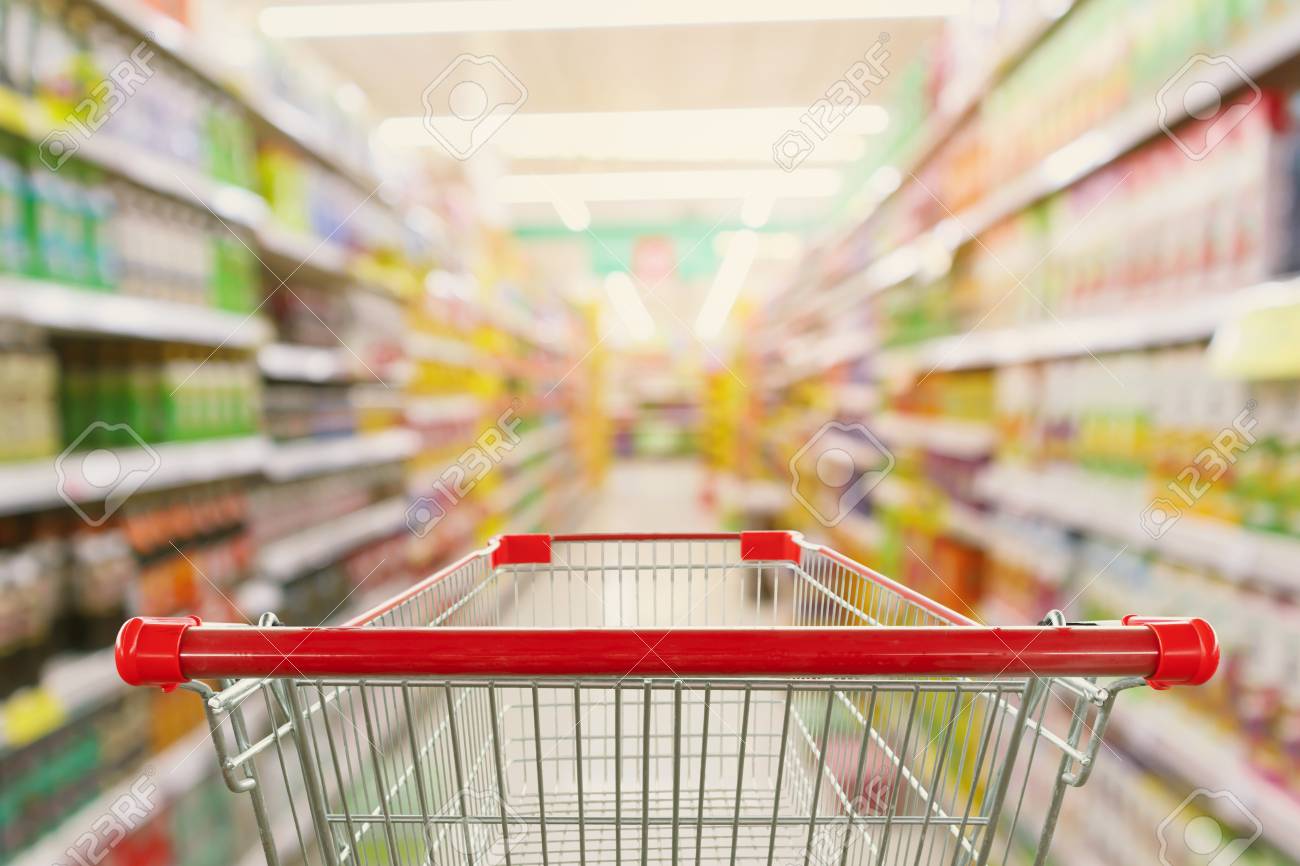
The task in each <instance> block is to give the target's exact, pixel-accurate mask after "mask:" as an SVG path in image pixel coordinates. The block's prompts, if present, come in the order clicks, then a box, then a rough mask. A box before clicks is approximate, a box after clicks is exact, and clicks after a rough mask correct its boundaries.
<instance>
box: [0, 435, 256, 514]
mask: <svg viewBox="0 0 1300 866" xmlns="http://www.w3.org/2000/svg"><path fill="white" fill-rule="evenodd" d="M109 453H111V454H112V456H113V459H114V460H115V461H116V463H115V464H113V465H116V467H118V470H119V471H118V473H117V475H116V476H115V478H114V481H115V482H117V483H115V484H109V485H108V486H105V487H96V486H94V485H92V484H91V483H90V482H89V481H88V480H87V476H86V472H85V471H84V466H85V461H86V454H84V453H81V452H77V453H73V454H69V455H68V456H67V457H66V458H59V457H48V458H43V459H40V460H28V461H25V462H23V463H9V464H3V465H0V515H3V514H18V513H21V512H24V511H33V510H37V509H41V508H53V507H57V506H59V505H62V504H64V503H65V502H68V501H72V502H102V501H104V500H106V499H108V498H109V497H110V496H114V495H116V496H120V495H121V494H122V493H123V491H124V490H126V488H127V487H129V488H130V489H129V491H126V492H127V493H129V494H134V493H137V492H140V491H146V490H165V489H167V488H170V487H180V486H183V485H186V484H201V483H203V482H206V481H216V480H219V479H222V478H237V477H239V476H242V475H255V474H257V473H258V472H260V471H261V470H262V466H263V462H264V461H265V459H266V454H267V442H266V440H265V439H263V438H262V437H260V436H249V437H243V438H239V439H214V440H210V441H204V442H169V443H162V444H158V445H153V446H151V447H150V448H149V449H144V448H118V449H113V450H112V451H110V452H109ZM109 462H110V463H112V461H109ZM94 474H95V473H92V477H93V476H94Z"/></svg>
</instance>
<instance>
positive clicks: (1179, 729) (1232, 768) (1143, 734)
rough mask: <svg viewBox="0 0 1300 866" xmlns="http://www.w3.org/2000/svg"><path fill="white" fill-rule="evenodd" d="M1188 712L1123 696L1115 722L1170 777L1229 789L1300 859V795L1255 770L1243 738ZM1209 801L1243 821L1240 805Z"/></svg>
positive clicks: (1129, 743)
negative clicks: (1244, 747)
mask: <svg viewBox="0 0 1300 866" xmlns="http://www.w3.org/2000/svg"><path fill="white" fill-rule="evenodd" d="M1166 703H1167V702H1166ZM1189 712H1190V711H1189V710H1187V709H1182V710H1181V711H1176V710H1174V709H1172V708H1168V707H1167V706H1164V707H1162V706H1160V702H1158V701H1128V702H1125V700H1124V699H1123V698H1121V699H1120V702H1119V706H1118V708H1117V709H1116V710H1115V713H1114V715H1113V716H1112V717H1111V722H1110V724H1111V728H1112V730H1114V731H1116V732H1117V733H1118V734H1119V739H1120V740H1121V741H1122V742H1123V743H1124V744H1125V746H1126V747H1127V748H1128V749H1129V750H1130V751H1132V752H1134V753H1135V754H1137V755H1140V756H1141V760H1142V761H1143V762H1144V763H1150V764H1154V765H1156V766H1157V767H1158V768H1159V771H1160V772H1161V773H1163V774H1165V775H1166V776H1169V777H1173V778H1177V779H1180V780H1182V781H1183V782H1184V783H1186V784H1187V785H1189V786H1193V787H1200V788H1207V789H1211V790H1223V791H1228V792H1230V793H1231V794H1232V795H1233V796H1235V797H1236V798H1238V800H1239V801H1241V803H1242V804H1243V805H1244V806H1245V807H1246V808H1247V809H1249V810H1250V812H1251V814H1252V815H1254V817H1255V818H1256V819H1257V820H1258V821H1259V823H1260V825H1261V826H1262V833H1263V837H1264V838H1265V839H1267V840H1268V841H1269V842H1270V843H1271V844H1273V845H1275V846H1277V847H1278V848H1281V849H1283V850H1284V851H1285V852H1286V853H1287V854H1288V856H1290V857H1292V858H1300V799H1297V798H1296V797H1295V796H1294V795H1293V794H1291V793H1290V792H1288V791H1286V790H1284V789H1283V788H1281V787H1280V786H1278V785H1276V784H1274V783H1273V782H1271V781H1269V780H1268V779H1267V778H1265V777H1264V776H1263V775H1262V774H1261V773H1259V772H1258V771H1256V770H1254V769H1252V768H1251V767H1250V764H1249V761H1248V756H1247V755H1246V754H1245V752H1244V749H1242V748H1241V745H1240V743H1239V742H1238V741H1235V740H1234V739H1233V738H1231V737H1228V736H1225V735H1223V734H1221V733H1220V732H1218V731H1216V730H1215V729H1214V728H1213V727H1212V726H1211V725H1210V724H1209V723H1206V722H1202V721H1200V720H1195V719H1189V717H1188V716H1187V714H1188V713H1189ZM1204 800H1205V802H1206V804H1207V806H1209V807H1210V808H1211V809H1221V811H1219V812H1218V813H1217V816H1218V818H1219V819H1220V820H1222V821H1224V822H1226V823H1228V824H1229V825H1230V826H1236V825H1237V824H1238V822H1240V821H1241V818H1242V816H1241V814H1240V812H1239V811H1237V807H1235V806H1234V805H1232V804H1231V803H1229V802H1228V801H1226V800H1220V799H1215V798H1213V797H1208V798H1204Z"/></svg>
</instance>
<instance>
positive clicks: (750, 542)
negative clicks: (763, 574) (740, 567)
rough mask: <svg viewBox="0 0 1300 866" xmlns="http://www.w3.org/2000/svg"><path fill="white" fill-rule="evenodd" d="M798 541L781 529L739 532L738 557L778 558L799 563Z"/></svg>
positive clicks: (749, 558) (752, 558)
mask: <svg viewBox="0 0 1300 866" xmlns="http://www.w3.org/2000/svg"><path fill="white" fill-rule="evenodd" d="M800 554H801V551H800V549H799V543H798V542H796V541H795V540H794V535H793V534H791V533H789V532H786V531H785V530H783V529H778V530H771V531H762V532H758V531H755V532H742V533H740V558H741V559H743V560H745V561H747V562H748V561H750V560H755V559H761V560H779V561H784V562H793V563H794V564H795V565H798V564H799V561H800V559H801V556H800Z"/></svg>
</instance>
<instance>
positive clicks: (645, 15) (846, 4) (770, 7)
mask: <svg viewBox="0 0 1300 866" xmlns="http://www.w3.org/2000/svg"><path fill="white" fill-rule="evenodd" d="M969 8H970V0H912V2H910V3H898V2H895V0H804V2H802V3H790V2H788V0H708V2H700V0H619V2H611V0H548V2H545V3H542V2H538V0H438V2H427V0H426V2H406V3H310V4H302V5H289V6H268V7H267V8H265V9H263V10H262V13H261V15H260V16H259V18H258V22H259V24H260V25H261V28H262V32H263V33H265V34H267V35H268V36H275V37H279V38H281V39H304V38H322V37H348V36H387V35H393V36H405V35H417V34H424V33H502V32H510V31H517V30H587V29H593V28H614V27H681V26H702V25H710V24H744V23H774V22H791V23H793V22H799V21H851V20H862V19H882V18H935V17H946V16H951V15H960V14H961V13H963V12H965V11H967V10H968V9H969Z"/></svg>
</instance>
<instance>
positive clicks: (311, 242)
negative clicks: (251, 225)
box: [257, 220, 355, 282]
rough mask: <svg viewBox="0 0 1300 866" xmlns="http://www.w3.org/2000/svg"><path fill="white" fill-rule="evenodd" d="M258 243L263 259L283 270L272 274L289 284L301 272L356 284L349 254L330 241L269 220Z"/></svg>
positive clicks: (264, 225) (259, 229) (259, 230)
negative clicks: (290, 279)
mask: <svg viewBox="0 0 1300 866" xmlns="http://www.w3.org/2000/svg"><path fill="white" fill-rule="evenodd" d="M257 243H258V246H259V247H260V248H261V250H262V253H263V255H264V256H265V257H266V258H267V259H268V260H269V261H268V262H267V265H268V266H269V265H270V264H271V262H275V263H276V264H277V265H281V266H282V267H280V268H278V269H272V274H273V275H274V276H275V277H277V278H278V279H280V280H285V281H287V280H288V279H289V278H290V276H291V275H293V274H294V273H296V272H297V271H299V270H307V271H308V272H311V273H315V274H319V275H323V276H326V277H329V278H331V279H334V280H339V281H349V282H350V281H353V280H354V279H355V275H354V274H353V272H352V270H351V267H350V254H349V252H348V251H347V250H346V249H345V248H344V247H343V246H342V245H340V244H338V243H337V242H335V241H334V240H333V239H331V238H315V237H312V236H311V235H306V234H303V233H302V232H299V231H296V230H294V229H291V228H288V227H286V226H284V225H281V224H279V223H277V222H275V221H274V220H266V221H265V222H263V223H261V224H260V225H259V226H258V227H257Z"/></svg>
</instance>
